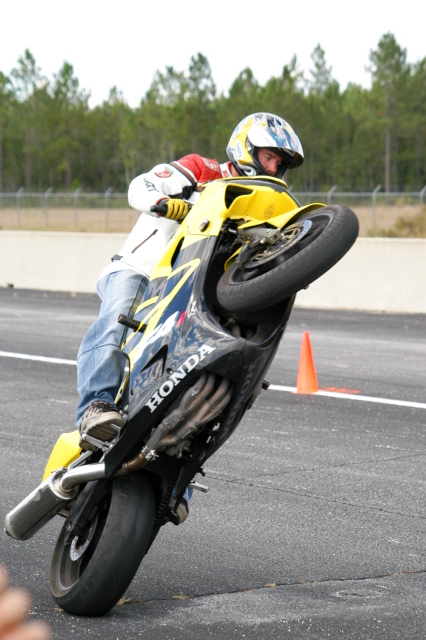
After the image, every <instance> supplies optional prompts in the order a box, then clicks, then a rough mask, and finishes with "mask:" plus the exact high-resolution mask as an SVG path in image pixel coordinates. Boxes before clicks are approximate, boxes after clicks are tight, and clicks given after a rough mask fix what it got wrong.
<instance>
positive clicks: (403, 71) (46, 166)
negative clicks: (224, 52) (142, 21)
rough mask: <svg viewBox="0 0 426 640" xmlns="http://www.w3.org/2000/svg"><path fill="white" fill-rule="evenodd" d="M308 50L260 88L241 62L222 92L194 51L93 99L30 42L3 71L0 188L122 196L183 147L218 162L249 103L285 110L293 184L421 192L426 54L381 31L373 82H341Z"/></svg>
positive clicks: (321, 55) (372, 60)
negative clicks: (295, 140) (293, 148)
mask: <svg viewBox="0 0 426 640" xmlns="http://www.w3.org/2000/svg"><path fill="white" fill-rule="evenodd" d="M346 55H348V54H346ZM354 55H356V53H354ZM311 59H312V69H310V70H309V71H308V72H307V73H306V71H305V70H302V69H301V68H300V66H299V64H298V61H297V58H296V56H294V57H293V58H292V59H291V60H290V61H289V62H288V63H287V64H284V66H283V69H282V74H281V75H280V76H279V77H271V78H270V79H269V80H268V81H267V82H266V83H265V84H264V85H260V84H259V83H258V82H257V81H256V79H255V77H254V76H253V73H252V71H251V70H250V68H245V69H243V70H242V71H241V73H240V74H239V75H238V77H237V78H236V79H235V81H234V82H233V84H232V86H231V87H230V89H229V92H228V93H227V94H226V95H225V94H223V93H221V94H218V92H217V90H216V86H215V82H214V79H213V77H212V73H211V69H210V65H209V62H208V60H207V58H206V57H205V56H204V55H203V54H201V53H198V54H196V55H194V56H193V57H192V58H191V60H190V63H189V68H188V71H187V72H183V71H177V70H175V69H174V68H173V67H172V66H170V67H166V68H165V70H163V71H157V72H156V74H155V75H154V78H153V80H152V84H151V87H150V89H149V90H148V92H147V93H146V95H145V97H144V98H143V99H142V100H141V103H140V106H139V107H137V108H135V109H133V108H130V107H129V106H128V105H127V103H126V100H125V97H124V96H123V95H122V94H121V93H120V92H119V91H118V90H117V89H116V88H115V87H113V88H112V89H111V90H110V95H109V98H108V100H107V101H105V102H104V103H103V104H102V105H99V106H96V107H94V108H89V106H88V101H89V96H90V94H89V93H88V92H87V91H86V90H85V89H82V88H80V85H79V80H78V78H77V77H76V76H75V74H74V69H73V66H72V64H71V63H69V62H64V64H63V66H62V68H61V69H60V70H59V71H58V73H57V74H54V77H53V79H52V80H48V79H47V78H45V77H43V75H42V71H41V69H39V67H38V65H37V63H36V60H35V59H34V57H33V55H32V54H31V52H30V51H29V50H28V49H27V50H26V51H25V53H24V54H23V55H22V56H21V57H20V58H19V60H18V61H17V66H16V68H14V69H13V70H12V72H11V73H10V74H9V76H6V75H5V74H4V73H3V72H1V71H0V193H1V192H15V191H17V190H18V189H20V188H21V187H24V188H25V191H39V192H44V191H45V190H46V189H48V188H50V189H53V190H55V191H57V192H58V191H67V192H70V191H73V190H75V189H78V188H80V189H82V190H84V191H87V192H89V191H102V192H103V191H105V190H107V189H111V188H112V189H113V190H114V191H115V192H121V193H125V192H126V191H127V187H128V184H129V182H130V181H131V180H132V178H133V177H135V176H136V175H138V174H140V173H142V172H144V171H147V170H149V169H150V168H151V167H152V166H154V165H155V164H158V163H159V162H167V161H170V160H173V159H177V158H179V157H181V156H183V155H185V154H187V153H199V154H201V155H203V156H206V157H210V158H216V159H218V160H219V161H221V162H222V161H225V160H226V154H225V148H226V145H227V142H228V140H229V137H230V134H231V132H232V130H233V128H234V127H235V125H236V124H237V123H238V122H239V121H240V120H241V119H242V118H243V117H244V116H245V115H247V114H248V113H252V112H256V111H269V112H273V113H277V114H279V115H281V116H282V117H284V118H285V119H286V120H287V121H288V122H289V123H290V124H291V125H292V127H293V128H294V129H295V131H296V133H297V134H298V136H299V137H300V139H301V141H302V145H303V148H304V152H305V163H304V165H303V166H302V167H300V168H299V169H297V171H291V172H290V173H289V174H288V175H287V181H288V182H289V183H290V184H291V185H292V187H293V189H294V190H297V191H327V190H328V189H329V188H330V187H331V186H332V185H338V186H339V191H352V190H356V191H372V190H373V189H374V188H375V187H376V186H377V185H378V184H379V183H380V184H382V185H383V189H384V190H385V191H388V192H389V191H420V190H421V189H422V188H423V187H424V186H425V184H426V148H425V139H426V110H425V105H426V58H423V59H422V60H420V61H417V62H416V63H409V62H408V61H407V53H406V49H404V48H403V47H401V46H400V44H399V43H398V42H397V41H396V40H395V37H394V36H393V34H392V33H387V34H385V35H384V36H383V37H382V38H381V40H380V41H379V43H378V46H377V48H376V49H374V50H371V52H370V56H369V60H368V61H365V64H367V65H368V68H369V71H370V73H371V88H369V89H365V88H362V87H361V86H359V85H356V84H349V85H348V86H347V87H346V88H345V89H344V90H343V91H342V90H341V89H340V87H339V84H338V82H337V81H336V80H335V79H333V76H332V70H331V68H330V67H329V66H328V64H327V61H326V52H325V51H324V50H323V49H322V48H321V46H320V45H319V44H318V45H317V46H316V48H315V49H314V51H313V52H312V56H311ZM360 64H363V62H362V61H360ZM124 71H125V70H124ZM124 71H123V72H124ZM141 73H143V69H142V70H141Z"/></svg>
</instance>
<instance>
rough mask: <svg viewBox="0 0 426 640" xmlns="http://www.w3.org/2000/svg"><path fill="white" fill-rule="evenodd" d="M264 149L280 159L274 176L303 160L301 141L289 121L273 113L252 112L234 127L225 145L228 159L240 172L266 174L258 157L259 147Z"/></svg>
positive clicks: (278, 176) (249, 174) (251, 174)
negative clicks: (275, 154)
mask: <svg viewBox="0 0 426 640" xmlns="http://www.w3.org/2000/svg"><path fill="white" fill-rule="evenodd" d="M260 148H266V149H268V150H270V151H273V152H274V153H277V154H278V155H280V156H281V158H282V160H283V161H282V164H281V165H280V166H279V168H278V171H277V173H276V174H275V177H277V178H282V177H283V175H284V173H285V172H286V171H287V169H289V168H293V167H299V166H300V165H301V164H302V163H303V160H304V157H303V149H302V145H301V144H300V140H299V138H298V137H297V135H296V134H295V132H294V131H293V129H292V128H291V127H290V125H289V124H288V122H286V121H285V120H283V118H280V117H279V116H275V115H274V114H273V113H252V114H251V115H249V116H246V117H245V118H244V120H242V121H241V122H240V123H239V124H238V125H237V126H236V127H235V129H234V132H233V133H232V136H231V139H230V141H229V143H228V146H227V147H226V153H227V155H228V158H229V159H230V161H231V162H232V164H233V165H234V167H235V168H236V170H237V171H238V173H239V174H240V175H247V176H255V175H265V169H264V167H263V166H262V165H261V164H260V162H259V160H258V156H257V153H258V150H259V149H260Z"/></svg>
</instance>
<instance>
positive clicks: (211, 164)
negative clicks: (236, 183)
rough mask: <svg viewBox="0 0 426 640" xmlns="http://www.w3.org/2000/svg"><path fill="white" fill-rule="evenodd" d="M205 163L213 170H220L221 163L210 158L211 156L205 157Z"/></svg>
mask: <svg viewBox="0 0 426 640" xmlns="http://www.w3.org/2000/svg"><path fill="white" fill-rule="evenodd" d="M203 160H204V164H205V165H206V167H208V168H209V169H211V170H212V171H219V163H218V162H216V161H215V160H210V158H203Z"/></svg>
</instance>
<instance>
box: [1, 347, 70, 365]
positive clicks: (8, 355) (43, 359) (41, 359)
mask: <svg viewBox="0 0 426 640" xmlns="http://www.w3.org/2000/svg"><path fill="white" fill-rule="evenodd" d="M0 356H2V357H3V358H19V359H20V360H37V361H38V362H51V363H53V364H72V365H73V366H74V367H75V366H76V365H77V362H76V361H75V360H65V359H64V358H46V357H45V356H30V355H28V354H27V353H12V352H10V351H0Z"/></svg>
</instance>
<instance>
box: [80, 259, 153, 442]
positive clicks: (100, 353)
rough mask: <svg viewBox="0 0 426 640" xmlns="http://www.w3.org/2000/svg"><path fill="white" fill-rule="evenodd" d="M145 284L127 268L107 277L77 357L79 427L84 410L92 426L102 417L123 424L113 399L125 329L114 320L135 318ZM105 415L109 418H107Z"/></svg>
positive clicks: (121, 365) (121, 368) (121, 364)
mask: <svg viewBox="0 0 426 640" xmlns="http://www.w3.org/2000/svg"><path fill="white" fill-rule="evenodd" d="M146 285H147V279H146V278H145V277H144V276H141V275H140V274H138V273H136V272H134V271H132V270H130V269H125V270H122V271H117V272H115V273H112V274H110V275H109V277H108V280H107V283H106V287H105V294H104V298H103V300H102V304H101V308H100V312H99V318H98V319H97V320H96V321H95V322H94V324H93V325H92V326H91V327H90V329H89V330H88V332H87V334H86V336H85V337H84V339H83V342H82V343H81V346H80V350H79V353H78V357H77V389H78V392H79V394H80V398H81V400H80V403H79V405H78V408H77V416H76V424H77V426H78V427H80V426H81V423H82V421H83V416H84V413H85V412H86V411H87V413H86V418H87V419H88V422H89V423H90V424H91V425H92V424H93V423H95V424H96V421H98V423H99V421H100V422H102V418H104V421H105V419H106V421H107V422H108V418H111V419H113V418H116V419H115V420H113V421H114V422H115V423H116V424H117V421H118V423H120V424H118V426H121V425H122V419H121V416H119V414H118V415H116V416H114V412H117V408H116V407H115V405H114V400H115V397H116V394H117V391H118V389H119V387H120V383H121V380H122V378H123V374H124V366H125V361H126V356H125V355H124V354H123V352H122V350H121V348H120V347H121V344H122V341H123V339H124V335H125V332H126V331H127V329H126V327H124V326H123V325H121V324H119V323H118V322H117V319H118V316H119V315H120V313H123V314H125V315H128V316H130V317H132V316H133V315H134V313H135V311H136V309H137V307H138V305H139V303H140V300H141V298H142V296H143V294H144V292H145V289H146ZM107 413H109V414H111V415H110V416H109V417H108V416H107V415H106V414H107ZM88 414H89V415H88ZM83 426H84V425H83ZM95 437H97V436H95ZM101 439H102V438H101ZM106 439H108V438H106ZM109 439H110V438H109Z"/></svg>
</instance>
